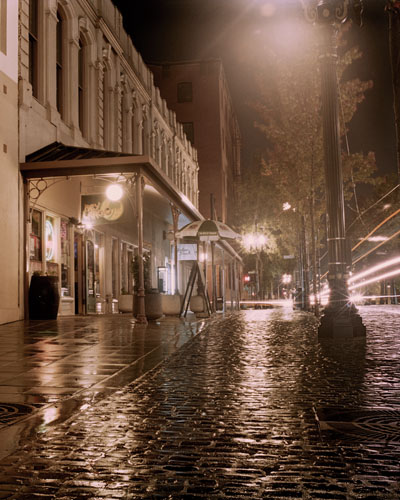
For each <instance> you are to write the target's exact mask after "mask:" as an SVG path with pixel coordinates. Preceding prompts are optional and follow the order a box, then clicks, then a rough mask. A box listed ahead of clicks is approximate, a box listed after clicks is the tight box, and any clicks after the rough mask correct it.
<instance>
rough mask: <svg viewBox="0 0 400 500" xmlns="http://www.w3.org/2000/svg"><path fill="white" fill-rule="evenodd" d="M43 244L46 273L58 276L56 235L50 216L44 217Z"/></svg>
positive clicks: (52, 219) (53, 221)
mask: <svg viewBox="0 0 400 500" xmlns="http://www.w3.org/2000/svg"><path fill="white" fill-rule="evenodd" d="M44 242H45V252H46V270H47V273H48V274H52V275H58V273H59V270H58V263H57V262H56V257H57V255H56V249H57V235H56V230H55V219H54V217H51V216H50V215H46V222H45V231H44Z"/></svg>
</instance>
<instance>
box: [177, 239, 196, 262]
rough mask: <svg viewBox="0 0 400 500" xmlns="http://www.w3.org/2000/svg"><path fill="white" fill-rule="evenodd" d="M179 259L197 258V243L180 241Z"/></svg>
mask: <svg viewBox="0 0 400 500" xmlns="http://www.w3.org/2000/svg"><path fill="white" fill-rule="evenodd" d="M178 259H179V260H197V245H193V244H190V243H182V244H181V245H178Z"/></svg>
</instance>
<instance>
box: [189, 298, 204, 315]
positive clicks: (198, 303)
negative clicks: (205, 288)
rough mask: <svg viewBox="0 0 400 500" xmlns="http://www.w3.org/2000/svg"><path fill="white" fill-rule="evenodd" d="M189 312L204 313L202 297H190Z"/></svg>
mask: <svg viewBox="0 0 400 500" xmlns="http://www.w3.org/2000/svg"><path fill="white" fill-rule="evenodd" d="M190 310H191V311H192V312H194V313H201V312H204V310H205V307H204V298H203V296H202V295H192V296H191V297H190Z"/></svg>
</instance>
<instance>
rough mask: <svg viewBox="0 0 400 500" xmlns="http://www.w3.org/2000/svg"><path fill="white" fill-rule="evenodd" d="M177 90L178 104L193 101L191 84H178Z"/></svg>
mask: <svg viewBox="0 0 400 500" xmlns="http://www.w3.org/2000/svg"><path fill="white" fill-rule="evenodd" d="M177 90H178V102H192V101H193V89H192V82H181V83H178V88H177Z"/></svg>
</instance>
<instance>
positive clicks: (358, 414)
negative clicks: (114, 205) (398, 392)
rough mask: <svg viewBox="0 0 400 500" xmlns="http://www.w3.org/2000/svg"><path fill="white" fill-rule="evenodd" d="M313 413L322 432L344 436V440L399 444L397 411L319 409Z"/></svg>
mask: <svg viewBox="0 0 400 500" xmlns="http://www.w3.org/2000/svg"><path fill="white" fill-rule="evenodd" d="M314 412H315V416H316V419H317V421H318V425H319V428H320V430H321V431H322V432H326V431H327V432H335V433H340V434H345V435H346V439H352V440H354V439H358V440H359V439H362V438H365V439H368V441H381V442H392V443H400V412H399V411H398V410H390V409H381V408H368V409H344V408H320V409H314Z"/></svg>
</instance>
